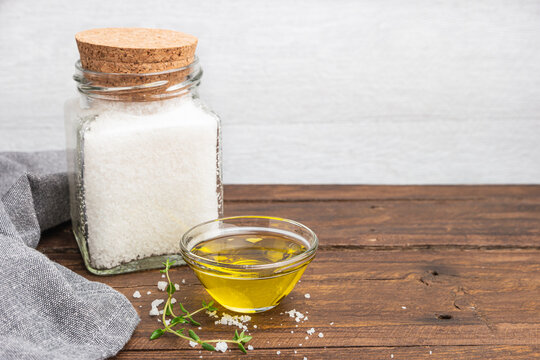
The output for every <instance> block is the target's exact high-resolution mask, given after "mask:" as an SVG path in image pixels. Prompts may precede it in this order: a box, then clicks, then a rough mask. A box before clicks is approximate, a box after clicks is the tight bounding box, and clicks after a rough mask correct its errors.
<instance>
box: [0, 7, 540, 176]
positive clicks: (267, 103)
mask: <svg viewBox="0 0 540 360" xmlns="http://www.w3.org/2000/svg"><path fill="white" fill-rule="evenodd" d="M107 26H143V27H160V28H170V29H176V30H180V31H185V32H189V33H192V34H194V35H197V36H198V37H199V39H200V40H199V49H198V53H199V56H200V58H201V62H202V64H203V67H204V69H205V76H204V78H203V84H202V87H201V96H202V97H203V98H204V99H205V100H206V101H207V102H208V103H209V104H210V105H211V106H212V107H213V108H214V109H215V110H216V111H217V112H218V113H219V114H220V115H221V116H222V118H223V126H224V128H223V133H224V177H225V182H226V183H394V184H405V183H540V1H538V0H536V1H526V0H506V1H494V0H453V1H451V0H448V1H441V0H407V1H403V0H334V1H332V0H303V1H291V0H272V1H250V0H229V1H194V0H192V1H174V0H171V1H147V0H144V1H143V0H122V1H113V0H93V1H73V0H65V1H62V0H48V1H39V0H28V1H20V0H0V79H1V84H0V151H1V150H25V151H26V150H41V149H59V148H63V146H64V133H63V115H62V112H63V109H62V106H63V102H64V100H65V99H67V98H68V97H70V96H72V95H73V94H74V92H75V90H74V89H75V86H74V82H73V81H72V80H71V75H72V73H73V63H74V62H75V60H76V59H77V50H76V46H75V41H74V34H75V33H76V32H77V31H80V30H84V29H88V28H93V27H107Z"/></svg>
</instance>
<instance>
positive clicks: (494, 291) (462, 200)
mask: <svg viewBox="0 0 540 360" xmlns="http://www.w3.org/2000/svg"><path fill="white" fill-rule="evenodd" d="M225 209H226V215H238V214H264V215H276V216H281V217H288V218H292V219H295V220H298V221H301V222H303V223H304V224H306V225H307V226H309V227H311V228H313V229H314V230H315V231H316V232H317V233H318V235H319V237H320V241H321V243H320V244H321V246H320V249H319V252H318V254H317V257H316V259H315V260H314V261H313V263H312V264H311V265H310V266H309V267H308V269H307V270H306V272H305V274H304V276H303V278H302V280H301V282H300V283H299V284H298V285H297V286H296V288H295V289H294V290H293V292H292V293H291V294H290V295H289V297H287V298H286V299H284V301H283V302H282V303H281V305H280V306H278V307H277V308H275V309H273V310H271V311H269V312H266V313H262V314H256V315H254V316H253V317H252V318H253V319H252V321H251V322H250V325H249V329H250V332H251V334H252V335H253V340H252V342H251V344H252V345H253V346H254V347H255V350H254V351H250V352H249V353H248V355H247V356H245V358H255V359H280V358H281V359H303V358H304V357H307V358H308V359H534V358H540V186H420V187H416V186H264V185H261V186H227V187H226V189H225ZM39 249H40V250H41V251H43V252H44V253H46V254H47V255H48V256H49V257H50V258H51V259H53V260H54V261H57V262H59V263H61V264H63V265H65V266H67V267H69V268H70V269H73V270H74V271H76V272H77V273H79V274H81V275H83V276H85V277H87V278H89V279H91V280H94V281H101V282H105V283H107V284H109V285H111V286H113V287H114V288H115V289H117V290H118V291H120V292H122V293H123V294H125V295H126V296H127V297H128V298H129V299H130V300H131V301H132V303H133V305H134V307H135V309H137V311H138V312H139V314H140V316H141V323H140V325H139V326H138V328H137V330H136V331H135V333H134V335H133V337H132V339H131V340H130V341H129V342H128V344H127V345H126V347H125V349H124V350H123V351H121V352H120V353H119V354H118V356H117V358H118V359H191V358H199V356H203V358H209V357H211V358H216V359H217V358H224V359H225V358H227V359H229V358H230V359H236V358H244V357H242V355H241V354H240V352H239V351H236V350H233V351H232V352H227V353H226V354H221V353H219V354H211V353H208V352H203V353H199V350H198V349H192V348H190V347H189V345H188V344H186V343H185V342H184V341H181V340H179V339H177V338H173V337H170V336H164V337H162V338H160V339H159V340H158V341H152V342H150V341H149V340H148V337H149V335H150V333H151V332H152V330H153V329H155V328H157V327H158V326H159V323H158V322H157V320H156V318H155V317H151V316H149V315H148V311H149V310H150V302H151V301H152V300H154V299H156V298H164V294H163V293H161V292H159V291H158V289H157V287H156V284H157V282H158V281H160V280H161V277H160V275H159V273H158V272H157V271H145V272H139V273H134V274H127V275H117V276H111V277H98V276H94V275H91V274H89V273H88V272H87V271H86V270H85V268H84V266H83V264H82V260H81V257H80V254H79V252H78V249H77V247H76V244H75V241H74V239H73V236H72V235H71V230H70V227H69V224H65V225H63V226H60V227H57V228H56V229H54V230H52V231H49V232H48V233H46V234H45V235H44V237H43V239H42V241H41V243H40V246H39ZM171 275H172V279H173V281H175V282H178V283H181V281H182V279H185V285H181V290H180V291H179V292H177V296H176V297H177V298H178V300H179V301H181V302H182V303H184V304H185V305H186V306H187V307H188V308H195V307H196V306H198V305H199V303H200V301H201V300H202V299H209V296H208V295H207V294H206V292H205V290H204V288H203V287H202V286H201V285H200V284H199V282H198V281H197V279H196V278H195V276H194V275H193V273H192V272H191V270H190V269H188V268H186V267H178V268H174V269H173V270H172V273H171ZM135 290H138V291H140V292H141V294H142V297H141V298H140V299H134V298H133V296H132V294H133V292H134V291H135ZM147 291H151V292H152V293H151V294H150V295H147ZM306 293H309V294H310V295H311V296H310V298H309V299H307V298H305V296H304V294H306ZM291 309H296V310H298V311H300V312H302V313H305V314H306V315H308V320H307V321H305V322H303V323H296V322H295V321H294V320H293V319H291V318H290V317H289V316H288V315H287V314H283V312H284V311H288V310H291ZM221 310H222V309H221V308H220V311H221ZM198 320H200V322H201V324H202V330H200V331H199V332H200V333H201V334H204V335H205V337H212V338H215V337H229V336H230V334H231V332H232V331H233V328H231V327H227V326H223V325H214V324H213V320H212V319H209V318H207V317H206V316H201V317H200V318H198ZM253 325H257V328H254V327H253ZM296 325H298V326H296ZM312 327H313V328H315V331H316V332H315V334H314V335H312V336H308V334H307V333H306V331H307V330H308V329H310V328H312ZM319 332H322V333H323V334H324V337H322V338H320V337H318V336H317V334H318V333H319ZM306 336H308V339H307V340H306ZM300 344H302V345H300ZM278 351H279V352H280V354H279V355H278V354H277V352H278Z"/></svg>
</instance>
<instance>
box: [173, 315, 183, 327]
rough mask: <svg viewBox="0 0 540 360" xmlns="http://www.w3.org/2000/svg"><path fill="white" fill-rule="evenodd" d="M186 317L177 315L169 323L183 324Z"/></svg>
mask: <svg viewBox="0 0 540 360" xmlns="http://www.w3.org/2000/svg"><path fill="white" fill-rule="evenodd" d="M185 323H186V319H184V318H183V317H182V316H177V317H175V318H173V319H172V320H171V325H175V324H185Z"/></svg>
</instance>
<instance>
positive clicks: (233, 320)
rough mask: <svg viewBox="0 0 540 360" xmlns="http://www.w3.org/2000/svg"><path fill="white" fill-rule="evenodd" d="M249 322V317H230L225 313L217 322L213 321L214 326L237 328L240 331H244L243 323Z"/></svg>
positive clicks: (245, 328) (245, 327)
mask: <svg viewBox="0 0 540 360" xmlns="http://www.w3.org/2000/svg"><path fill="white" fill-rule="evenodd" d="M250 320H251V316H249V315H234V316H231V315H229V314H227V313H222V317H221V319H219V320H216V321H214V324H216V325H218V324H221V325H228V326H238V327H239V328H240V329H242V330H244V331H246V330H247V326H246V325H245V323H247V322H249V321H250Z"/></svg>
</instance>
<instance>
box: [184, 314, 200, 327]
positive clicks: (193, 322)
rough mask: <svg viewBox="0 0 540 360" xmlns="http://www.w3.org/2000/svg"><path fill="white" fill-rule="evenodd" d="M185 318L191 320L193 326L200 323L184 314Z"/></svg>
mask: <svg viewBox="0 0 540 360" xmlns="http://www.w3.org/2000/svg"><path fill="white" fill-rule="evenodd" d="M186 318H187V319H188V320H189V322H191V323H192V324H193V325H195V326H201V324H200V323H199V322H197V321H195V320H193V318H192V317H191V316H186Z"/></svg>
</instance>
